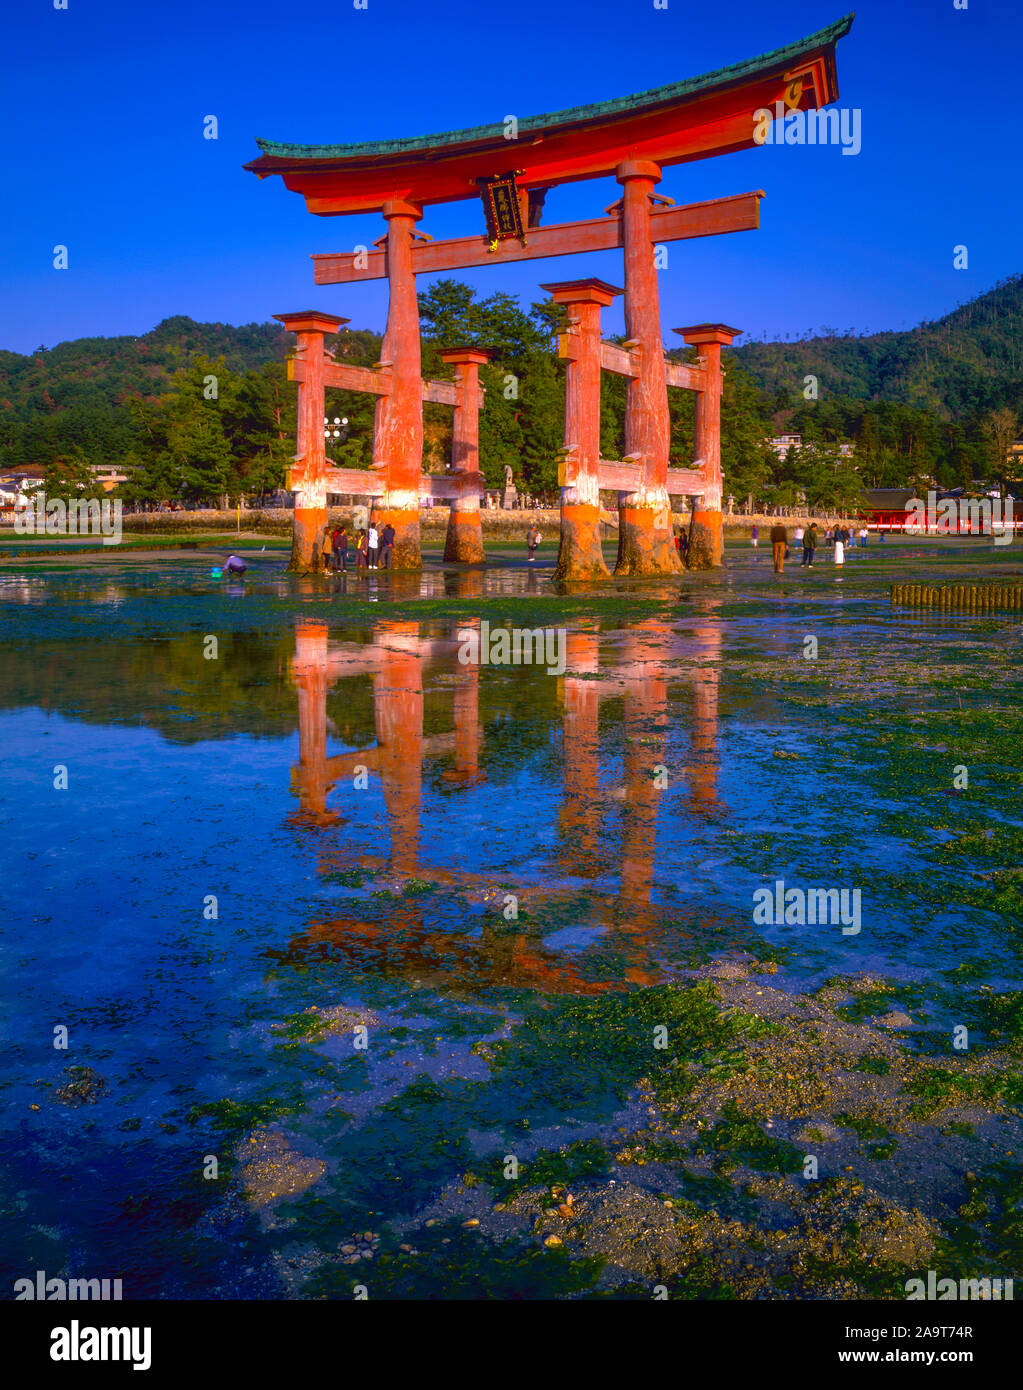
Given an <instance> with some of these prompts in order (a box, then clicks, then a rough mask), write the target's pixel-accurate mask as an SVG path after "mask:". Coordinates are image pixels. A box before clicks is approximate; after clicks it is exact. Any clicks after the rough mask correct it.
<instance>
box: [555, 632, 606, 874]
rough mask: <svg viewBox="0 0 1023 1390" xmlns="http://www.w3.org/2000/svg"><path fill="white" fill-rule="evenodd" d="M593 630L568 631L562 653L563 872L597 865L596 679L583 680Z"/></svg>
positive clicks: (592, 656)
mask: <svg viewBox="0 0 1023 1390" xmlns="http://www.w3.org/2000/svg"><path fill="white" fill-rule="evenodd" d="M599 641H600V638H599V636H598V634H597V633H596V632H570V633H569V634H568V643H567V652H566V656H565V675H564V677H563V678H562V688H563V690H564V694H565V708H564V715H563V717H562V725H561V728H562V740H563V750H564V751H563V756H564V765H565V791H564V797H563V799H562V804H561V813H560V815H559V817H558V821H559V829H560V831H561V835H562V837H563V839H564V841H565V842H566V843H565V847H564V850H563V852H562V856H561V863H562V867H563V868H564V870H565V872H566V873H584V872H590V873H593V872H594V871H595V869H596V868H597V837H598V835H599V832H600V820H601V805H600V799H599V792H600V760H599V756H598V750H599V713H600V682H599V681H597V680H592V679H590V680H586V679H584V678H583V677H584V676H587V675H589V676H595V675H596V674H597V671H598V658H597V652H598V645H599Z"/></svg>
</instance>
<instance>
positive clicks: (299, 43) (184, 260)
mask: <svg viewBox="0 0 1023 1390" xmlns="http://www.w3.org/2000/svg"><path fill="white" fill-rule="evenodd" d="M847 8H848V4H847V3H843V0H779V3H775V4H764V3H762V0H727V3H717V4H707V5H700V4H697V3H694V0H668V8H667V10H655V9H654V7H653V0H557V2H556V3H554V0H518V3H515V4H498V3H494V0H489V3H469V0H431V3H428V4H427V3H423V0H369V8H368V10H356V9H355V8H354V7H353V5H352V4H351V0H330V2H329V3H324V2H323V0H308V2H307V3H304V4H294V5H289V4H281V3H280V0H273V3H270V0H245V3H242V0H216V3H210V0H68V9H67V10H66V11H63V10H55V9H54V8H53V7H52V0H34V2H33V3H31V4H29V3H22V4H18V5H17V6H16V7H15V6H10V7H8V12H7V14H5V16H4V19H3V22H2V23H3V28H2V41H3V52H4V68H5V82H4V90H3V93H2V95H0V113H2V120H3V131H4V139H3V147H4V151H3V164H4V177H3V190H4V193H5V195H6V196H5V205H6V216H5V217H4V218H3V219H2V223H0V266H2V289H3V293H2V296H0V347H4V348H9V349H14V350H16V351H21V352H26V351H30V350H31V349H33V348H34V347H36V346H37V345H38V344H39V343H45V344H46V345H47V346H48V347H52V346H54V345H55V344H56V343H58V342H61V341H63V340H65V339H68V338H77V337H82V336H93V335H116V334H123V333H128V334H139V333H143V332H145V331H146V330H148V329H149V328H151V327H153V325H154V324H156V323H158V322H159V320H160V319H162V318H165V317H167V316H169V315H172V314H188V315H190V316H191V317H193V318H195V319H200V320H208V321H219V322H229V323H247V322H252V321H254V320H265V319H268V318H269V317H270V316H271V315H272V314H274V313H278V312H282V311H285V310H294V309H304V308H308V307H311V306H318V307H321V308H324V309H326V310H329V311H332V312H335V313H338V314H343V315H346V316H347V317H349V318H350V319H351V320H352V324H353V327H372V328H378V329H379V328H382V327H383V321H384V315H385V292H384V289H383V287H382V285H380V284H375V285H374V284H367V285H362V286H357V287H347V286H325V287H322V288H317V287H315V286H314V285H313V283H312V268H311V263H310V261H309V260H308V257H309V255H310V253H312V252H314V251H335V250H342V249H349V248H351V247H352V246H353V245H355V244H356V243H358V242H370V241H372V240H373V239H375V238H376V237H377V236H379V235H380V234H381V233H382V231H383V225H382V223H381V222H380V221H378V219H376V218H375V217H368V218H362V217H358V218H317V217H313V216H311V215H310V214H309V213H307V212H306V210H305V204H304V202H303V200H302V199H301V198H300V197H299V196H298V195H296V194H293V193H288V192H287V191H286V190H285V189H284V187H283V184H282V183H281V181H280V179H267V180H264V181H260V180H257V179H256V178H255V177H254V176H253V175H251V174H247V173H244V172H243V171H242V168H241V166H242V164H243V163H245V161H246V160H249V159H251V158H253V157H254V156H255V155H256V153H257V149H256V146H255V137H256V136H257V135H259V136H264V137H268V138H270V139H276V140H290V141H296V142H302V143H321V142H322V143H342V142H344V143H347V142H350V141H357V140H363V139H386V138H388V137H400V136H408V135H414V134H422V133H425V132H428V131H441V130H447V129H451V128H454V127H460V126H467V125H477V124H484V123H488V122H491V121H501V120H503V119H504V117H505V116H506V115H507V114H508V113H514V114H516V115H518V116H520V117H524V116H528V115H532V114H535V113H537V112H540V111H549V110H552V109H559V108H561V107H566V106H571V105H575V104H577V103H582V102H589V101H595V100H601V99H606V98H611V97H619V96H622V95H626V94H628V93H630V92H636V91H642V90H644V89H645V88H648V87H654V86H658V85H660V84H662V83H666V82H672V81H676V80H678V79H680V78H683V77H689V76H694V75H696V74H699V73H703V72H707V71H710V70H712V69H714V68H717V67H720V66H722V65H725V64H729V63H733V62H738V61H741V60H743V59H746V58H749V57H752V56H753V55H755V54H759V53H762V52H765V51H768V50H770V49H773V48H776V47H779V46H781V45H783V44H786V43H789V42H791V41H793V40H795V39H798V38H801V37H803V36H804V35H806V34H809V33H812V32H814V31H815V30H817V29H819V28H821V27H823V26H824V25H825V24H828V23H830V22H831V21H833V20H835V19H837V18H839V17H840V16H841V15H842V14H843V13H845V12H846V10H847ZM12 11H13V12H12ZM1021 54H1023V5H1021V3H1020V0H968V8H967V9H966V10H956V9H955V8H954V5H953V0H867V3H864V4H861V5H860V7H859V9H858V11H857V16H856V21H855V23H854V25H853V28H852V32H851V33H850V34H849V35H848V36H847V37H846V38H845V39H843V40H842V41H841V42H840V44H839V46H838V71H839V82H840V92H841V95H840V99H839V104H840V105H841V106H849V107H858V108H860V110H861V111H862V123H863V148H862V151H861V153H860V154H858V155H856V156H847V155H843V154H842V153H841V151H840V149H838V148H831V147H825V148H809V147H799V146H795V147H782V148H780V149H778V148H771V147H768V146H765V147H763V148H762V149H757V150H750V151H746V152H743V153H741V154H736V155H731V156H728V157H727V158H724V159H715V160H704V161H701V162H699V163H696V164H687V165H681V166H676V167H674V168H670V169H667V170H666V171H665V177H664V180H663V183H662V184H661V191H662V192H664V193H666V194H668V195H669V196H671V197H673V198H674V199H675V200H676V201H677V202H692V201H697V200H700V199H704V198H710V197H717V196H721V195H724V194H728V193H735V192H741V191H744V190H746V189H751V188H763V189H765V190H766V193H767V197H766V199H765V200H764V202H763V203H762V205H761V230H760V231H759V232H746V233H741V234H738V235H733V236H730V237H721V238H711V239H707V240H703V241H695V242H688V243H677V244H675V245H673V246H672V247H671V248H670V262H669V268H668V269H667V270H665V271H664V272H662V276H661V294H662V310H663V322H664V326H665V335H666V337H668V336H670V334H669V330H670V328H671V327H672V326H673V325H674V324H677V323H694V322H699V321H702V320H706V319H714V320H723V321H725V322H728V323H733V324H736V325H739V326H742V327H743V328H745V329H747V330H750V331H752V332H755V333H757V334H759V333H761V332H762V331H763V330H765V329H766V330H767V331H768V332H769V333H770V334H772V335H774V334H782V335H784V334H786V333H792V334H793V335H794V336H801V335H803V334H805V333H806V332H807V331H808V330H809V329H810V328H811V327H812V328H813V329H815V330H816V329H817V328H818V326H820V325H823V324H830V325H834V326H835V327H837V328H839V329H844V328H846V327H856V328H860V329H881V328H899V327H902V326H903V325H911V324H913V323H916V322H918V321H919V320H921V319H925V318H935V317H938V316H940V315H941V314H942V313H944V312H946V311H947V310H948V309H950V308H952V307H953V306H954V305H955V304H956V303H957V302H959V301H962V300H966V299H968V298H970V297H972V296H973V295H974V294H976V293H978V292H980V291H982V290H984V289H987V288H989V287H990V286H991V285H992V284H993V283H994V282H995V281H996V280H998V279H1000V278H1001V277H1003V276H1006V275H1009V274H1013V273H1015V272H1017V271H1019V270H1023V191H1021V190H1023V181H1021V177H1020V173H1021V169H1020V156H1019V149H1020V134H1019V131H1020V123H1021V116H1020V109H1019V100H1020V98H1019V90H1020V87H1019V84H1020V60H1021ZM209 114H213V115H216V116H217V118H218V121H219V128H220V138H219V139H218V140H217V141H215V142H214V141H208V140H204V139H203V137H202V123H203V117H204V116H206V115H209ZM618 192H619V190H618V188H617V186H616V185H615V184H614V182H613V181H610V180H607V181H599V182H595V183H582V184H574V185H571V186H569V187H566V188H562V189H560V190H556V191H555V192H554V193H552V194H551V195H550V197H549V198H548V202H547V211H546V212H545V221H553V220H563V219H570V218H576V217H585V216H593V215H594V214H599V213H600V212H601V211H602V210H603V208H604V206H605V205H606V204H607V203H609V202H611V201H612V200H613V199H614V198H615V197H617V196H618ZM421 226H422V228H423V230H425V231H428V232H430V233H431V234H432V235H433V236H435V237H438V236H450V235H468V234H471V233H472V232H473V231H476V230H482V213H481V209H480V207H479V205H478V204H475V203H454V204H448V205H446V206H444V207H441V208H430V209H427V212H426V216H425V217H424V220H423V222H422V223H421ZM57 243H63V244H66V245H67V246H68V248H69V256H70V269H68V270H67V271H58V270H55V269H53V264H52V263H53V249H52V248H53V247H54V245H55V244H57ZM960 243H962V244H965V245H966V246H967V247H968V249H969V269H968V270H965V271H956V270H954V269H953V265H952V259H953V258H952V248H953V246H955V245H956V244H960ZM555 272H556V273H555ZM620 273H621V271H620V253H616V252H603V253H600V254H598V255H593V256H579V257H572V258H567V257H566V258H563V259H561V260H559V261H557V262H537V263H533V264H528V263H527V264H525V265H522V266H518V267H506V268H505V269H504V270H502V271H497V270H481V271H478V272H475V273H472V274H470V273H469V272H456V275H458V274H461V275H462V276H463V278H465V279H467V280H469V281H470V282H471V283H472V284H474V285H476V286H477V287H478V289H479V290H480V291H481V292H482V293H490V292H492V291H493V290H496V289H507V290H510V291H512V292H513V293H515V294H518V295H521V296H522V297H523V298H524V300H525V301H526V302H529V301H530V300H531V299H539V298H541V297H542V295H541V292H540V291H539V289H538V285H539V283H540V282H541V281H543V280H549V279H550V278H551V277H552V275H553V276H554V277H555V278H557V279H567V278H571V277H573V276H578V275H583V274H598V275H601V276H603V277H604V278H606V279H610V280H612V281H614V280H615V279H616V278H617V277H618V276H619V275H620ZM431 278H432V277H422V281H421V287H423V286H425V285H426V284H428V283H430V279H431ZM605 322H606V326H607V330H608V331H614V330H615V329H616V328H618V327H619V326H620V325H619V322H617V321H616V319H615V316H614V313H613V312H612V311H608V312H607V314H606V318H605ZM740 341H742V340H740Z"/></svg>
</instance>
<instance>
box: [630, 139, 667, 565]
mask: <svg viewBox="0 0 1023 1390" xmlns="http://www.w3.org/2000/svg"><path fill="white" fill-rule="evenodd" d="M617 178H618V182H619V183H620V184H621V185H622V190H623V192H622V201H621V217H622V240H623V243H624V247H625V335H626V338H627V340H628V342H629V345H630V346H631V347H632V350H633V352H634V353H635V354H636V355H637V356H638V358H639V375H638V376H636V377H632V378H630V379H629V382H628V386H627V390H626V397H625V457H626V460H629V461H635V462H637V463H638V464H639V467H640V470H641V476H642V482H641V484H640V487H639V489H638V490H637V491H636V492H621V493H619V494H618V563H617V564H616V565H615V574H674V573H676V572H677V571H679V570H681V568H682V562H681V560H680V559H679V556H678V551H677V550H676V549H675V538H674V534H673V530H672V524H671V503H670V502H669V500H668V439H669V435H670V432H671V421H670V418H669V415H668V387H667V383H666V381H665V376H664V346H663V344H662V342H661V309H660V295H659V292H658V286H657V270H656V268H655V266H654V246H653V237H652V235H651V228H650V202H651V199H652V198H653V196H654V187H655V186H656V185H657V184H658V183H659V182H660V179H661V168H660V165H658V164H654V163H652V162H651V161H649V160H628V161H626V162H625V163H623V164H619V166H618V169H617Z"/></svg>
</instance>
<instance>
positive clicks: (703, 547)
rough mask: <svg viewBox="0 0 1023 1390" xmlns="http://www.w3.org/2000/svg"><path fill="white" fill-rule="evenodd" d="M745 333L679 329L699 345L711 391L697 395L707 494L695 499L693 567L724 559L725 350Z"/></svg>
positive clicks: (702, 326) (697, 448)
mask: <svg viewBox="0 0 1023 1390" xmlns="http://www.w3.org/2000/svg"><path fill="white" fill-rule="evenodd" d="M741 331H742V330H741V329H739V328H729V327H727V325H726V324H723V323H699V324H694V325H693V326H692V327H691V328H676V329H675V332H676V333H679V334H681V335H682V337H683V339H684V340H685V341H686V343H688V344H690V345H697V346H698V347H699V349H700V352H701V354H702V356H703V358H704V360H705V362H706V374H707V389H706V390H705V391H698V392H697V394H696V415H695V424H694V432H693V453H694V454H695V456H696V459H697V461H702V470H701V471H702V472H703V476H704V478H705V479H706V484H707V486H706V488H705V490H704V492H703V495H702V496H701V497H699V498H695V499H694V505H693V527H692V537H691V539H690V542H689V568H690V569H711V568H713V567H714V566H715V565H720V564H721V563H722V562H723V560H724V538H723V533H722V527H721V383H722V372H721V347H722V345H724V346H725V347H728V346H729V345H730V344H731V342H732V339H733V338H734V337H735V336H736V334H738V333H740V332H741Z"/></svg>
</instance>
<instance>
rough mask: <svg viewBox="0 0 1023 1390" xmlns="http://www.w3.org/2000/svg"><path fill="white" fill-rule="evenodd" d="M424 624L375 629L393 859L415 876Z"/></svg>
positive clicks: (376, 699) (379, 728)
mask: <svg viewBox="0 0 1023 1390" xmlns="http://www.w3.org/2000/svg"><path fill="white" fill-rule="evenodd" d="M418 633H419V624H418V623H415V622H411V623H381V624H379V626H378V627H377V629H376V631H375V633H374V645H375V646H376V648H377V649H378V651H379V652H380V665H379V668H378V671H377V674H376V675H375V676H374V678H373V716H374V720H375V723H376V734H377V743H378V744H379V746H380V777H381V781H382V782H383V788H384V801H385V802H386V805H387V811H388V815H389V817H390V822H391V864H392V867H393V868H394V869H395V870H396V871H397V872H399V873H405V874H409V875H411V874H412V873H413V872H414V870H415V868H416V864H417V862H418V858H419V805H420V798H421V795H422V778H423V671H422V657H421V656H420V655H419V651H418V645H419V643H418Z"/></svg>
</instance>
